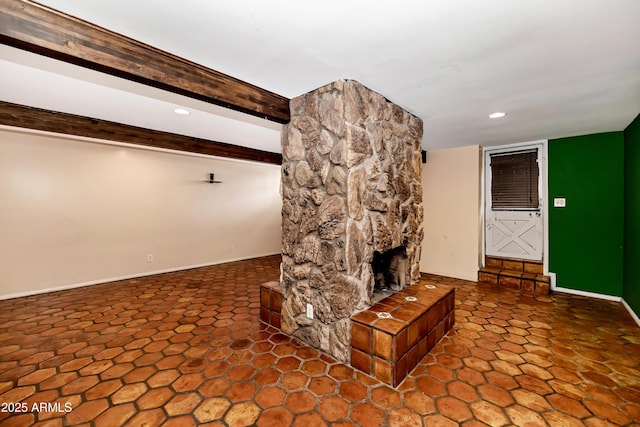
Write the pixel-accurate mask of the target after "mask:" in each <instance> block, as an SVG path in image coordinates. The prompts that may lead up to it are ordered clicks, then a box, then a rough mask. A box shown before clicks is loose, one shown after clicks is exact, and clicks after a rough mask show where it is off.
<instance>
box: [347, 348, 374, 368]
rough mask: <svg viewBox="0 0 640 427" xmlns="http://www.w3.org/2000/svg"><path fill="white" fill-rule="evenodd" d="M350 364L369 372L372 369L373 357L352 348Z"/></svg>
mask: <svg viewBox="0 0 640 427" xmlns="http://www.w3.org/2000/svg"><path fill="white" fill-rule="evenodd" d="M351 365H352V366H353V367H354V368H356V369H359V370H360V371H362V372H364V373H366V374H371V373H372V369H373V358H372V357H371V355H370V354H367V353H364V352H362V351H359V350H356V349H355V348H352V349H351Z"/></svg>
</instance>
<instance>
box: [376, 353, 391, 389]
mask: <svg viewBox="0 0 640 427" xmlns="http://www.w3.org/2000/svg"><path fill="white" fill-rule="evenodd" d="M393 375H394V365H392V364H391V363H390V362H388V361H387V360H383V359H380V358H379V357H374V358H373V376H374V377H375V378H377V379H379V380H380V381H382V382H384V383H387V384H391V383H392V382H393V380H394V377H393Z"/></svg>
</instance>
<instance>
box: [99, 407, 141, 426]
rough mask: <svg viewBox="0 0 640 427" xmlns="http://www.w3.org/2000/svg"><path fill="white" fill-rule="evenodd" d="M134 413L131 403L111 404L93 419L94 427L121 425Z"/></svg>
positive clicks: (134, 409)
mask: <svg viewBox="0 0 640 427" xmlns="http://www.w3.org/2000/svg"><path fill="white" fill-rule="evenodd" d="M135 413H136V408H135V406H133V404H132V403H127V404H124V405H117V406H112V407H111V408H109V409H107V410H106V411H105V412H103V413H102V414H101V415H100V416H99V417H98V418H97V419H96V421H95V426H96V427H111V426H120V425H123V424H124V423H125V422H126V421H127V420H128V419H129V418H131V417H132V416H133V415H134V414H135Z"/></svg>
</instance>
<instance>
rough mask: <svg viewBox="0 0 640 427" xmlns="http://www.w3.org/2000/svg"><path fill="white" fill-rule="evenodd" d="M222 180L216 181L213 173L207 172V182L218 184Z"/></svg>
mask: <svg viewBox="0 0 640 427" xmlns="http://www.w3.org/2000/svg"><path fill="white" fill-rule="evenodd" d="M220 183H222V181H216V177H215V174H214V173H213V172H212V173H210V174H209V184H220Z"/></svg>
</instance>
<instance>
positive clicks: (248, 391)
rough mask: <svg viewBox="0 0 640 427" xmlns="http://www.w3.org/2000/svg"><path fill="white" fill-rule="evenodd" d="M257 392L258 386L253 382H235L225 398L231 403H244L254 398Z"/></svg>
mask: <svg viewBox="0 0 640 427" xmlns="http://www.w3.org/2000/svg"><path fill="white" fill-rule="evenodd" d="M256 390H257V387H256V385H255V384H254V383H253V382H251V381H241V382H235V383H232V385H231V387H230V388H229V389H228V390H227V392H226V393H225V396H226V398H227V399H229V400H230V401H231V402H242V401H244V400H249V399H251V398H253V396H254V395H255V394H256Z"/></svg>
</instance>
